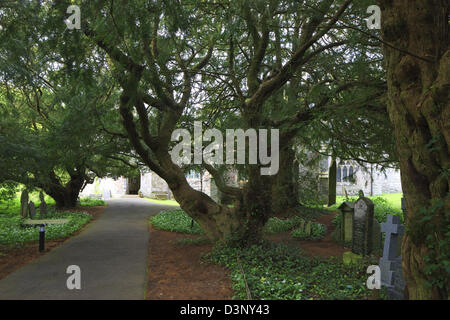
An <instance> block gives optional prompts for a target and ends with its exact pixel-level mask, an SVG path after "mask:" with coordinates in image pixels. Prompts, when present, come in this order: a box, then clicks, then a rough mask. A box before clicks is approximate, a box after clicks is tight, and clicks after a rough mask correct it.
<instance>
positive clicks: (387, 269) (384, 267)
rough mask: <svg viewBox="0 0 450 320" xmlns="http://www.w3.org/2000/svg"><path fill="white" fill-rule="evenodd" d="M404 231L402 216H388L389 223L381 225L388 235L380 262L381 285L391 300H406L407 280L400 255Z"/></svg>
mask: <svg viewBox="0 0 450 320" xmlns="http://www.w3.org/2000/svg"><path fill="white" fill-rule="evenodd" d="M404 229H405V228H404V226H403V225H402V224H401V221H400V216H396V215H388V216H387V221H386V222H385V223H382V224H381V231H382V232H385V233H386V235H385V238H384V248H383V256H382V257H381V258H380V262H379V265H380V271H381V285H382V286H385V287H386V288H387V295H388V298H389V299H390V300H401V299H403V298H404V295H403V292H404V289H405V280H404V278H403V273H402V257H401V255H399V254H398V252H399V247H400V246H401V236H402V235H403V233H404Z"/></svg>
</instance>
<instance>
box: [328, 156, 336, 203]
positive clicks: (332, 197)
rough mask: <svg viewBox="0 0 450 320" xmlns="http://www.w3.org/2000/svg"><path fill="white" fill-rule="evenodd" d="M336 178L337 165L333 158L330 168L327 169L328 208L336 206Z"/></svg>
mask: <svg viewBox="0 0 450 320" xmlns="http://www.w3.org/2000/svg"><path fill="white" fill-rule="evenodd" d="M336 176H337V164H336V159H334V158H333V160H332V161H331V166H330V168H329V169H328V206H329V207H330V206H332V205H334V204H336V185H337V183H336V178H337V177H336Z"/></svg>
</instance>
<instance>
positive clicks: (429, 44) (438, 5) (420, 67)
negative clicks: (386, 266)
mask: <svg viewBox="0 0 450 320" xmlns="http://www.w3.org/2000/svg"><path fill="white" fill-rule="evenodd" d="M378 3H379V4H380V6H381V9H382V36H383V40H384V41H385V42H386V43H388V44H389V45H384V55H385V59H386V65H387V81H388V111H389V115H390V119H391V121H392V123H393V126H394V130H395V139H396V147H397V153H398V157H399V160H400V168H401V178H402V187H403V192H404V197H405V201H406V208H407V212H408V214H407V216H406V235H405V236H404V237H403V242H402V260H403V273H404V276H405V281H406V286H407V295H408V296H409V298H410V299H447V297H448V290H449V288H450V286H449V278H450V277H449V275H448V271H447V270H446V269H445V266H444V263H443V262H444V261H447V263H448V261H449V254H450V253H449V252H448V250H446V246H448V243H449V241H450V240H449V236H448V226H449V217H448V214H447V215H446V214H445V212H447V213H448V212H449V211H450V198H449V196H448V194H449V177H450V175H449V174H448V173H449V170H450V157H449V147H450V105H449V92H450V51H449V34H448V29H449V28H448V1H422V0H414V1H411V0H397V1H378ZM447 248H448V247H447Z"/></svg>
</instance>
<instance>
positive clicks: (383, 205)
mask: <svg viewBox="0 0 450 320" xmlns="http://www.w3.org/2000/svg"><path fill="white" fill-rule="evenodd" d="M368 198H369V199H371V200H372V202H373V204H374V213H373V214H374V217H375V219H376V220H377V221H378V222H380V223H382V222H385V221H386V217H387V215H389V214H392V215H399V216H400V218H401V220H402V223H404V217H403V212H402V210H401V198H402V194H401V193H392V194H383V195H381V196H375V197H368ZM357 200H358V197H349V199H348V200H346V199H345V197H343V196H340V197H337V202H336V204H335V205H333V206H331V207H329V208H327V210H331V211H337V210H338V209H337V208H338V207H339V206H340V205H341V204H342V203H343V202H344V201H350V202H356V201H357ZM335 219H339V218H335Z"/></svg>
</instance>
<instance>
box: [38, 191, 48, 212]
mask: <svg viewBox="0 0 450 320" xmlns="http://www.w3.org/2000/svg"><path fill="white" fill-rule="evenodd" d="M39 200H40V201H41V204H40V205H39V214H40V215H41V216H42V217H44V216H45V215H46V214H47V203H46V202H45V197H44V194H43V193H42V191H41V192H39Z"/></svg>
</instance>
